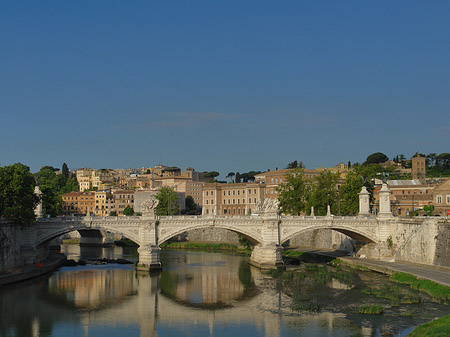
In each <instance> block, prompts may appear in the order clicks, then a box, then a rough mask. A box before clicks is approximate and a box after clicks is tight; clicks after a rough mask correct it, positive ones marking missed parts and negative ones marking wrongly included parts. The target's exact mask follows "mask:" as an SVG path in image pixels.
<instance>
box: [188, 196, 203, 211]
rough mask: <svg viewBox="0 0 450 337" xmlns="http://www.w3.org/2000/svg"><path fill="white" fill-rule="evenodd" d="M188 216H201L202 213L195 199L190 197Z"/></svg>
mask: <svg viewBox="0 0 450 337" xmlns="http://www.w3.org/2000/svg"><path fill="white" fill-rule="evenodd" d="M185 205H186V212H185V213H186V214H189V215H200V214H201V211H200V208H199V207H198V205H197V204H196V203H195V201H194V198H193V197H192V196H190V195H188V196H187V197H186V204H185Z"/></svg>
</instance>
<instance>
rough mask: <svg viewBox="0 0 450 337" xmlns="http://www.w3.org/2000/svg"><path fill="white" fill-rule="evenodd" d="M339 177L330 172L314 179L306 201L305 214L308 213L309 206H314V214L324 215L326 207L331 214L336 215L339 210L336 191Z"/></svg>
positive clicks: (322, 173)
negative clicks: (329, 209)
mask: <svg viewBox="0 0 450 337" xmlns="http://www.w3.org/2000/svg"><path fill="white" fill-rule="evenodd" d="M338 179H339V175H338V174H337V173H332V172H330V171H325V172H321V173H320V174H319V175H318V176H316V177H314V180H313V183H312V186H311V193H310V195H309V198H308V201H307V209H306V212H309V210H310V209H311V206H314V214H316V215H326V214H327V208H328V205H330V208H331V212H332V213H333V214H337V212H338V208H339V199H338V191H337V188H336V186H337V182H338Z"/></svg>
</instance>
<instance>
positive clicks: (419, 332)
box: [408, 315, 450, 337]
mask: <svg viewBox="0 0 450 337" xmlns="http://www.w3.org/2000/svg"><path fill="white" fill-rule="evenodd" d="M449 331H450V315H447V316H443V317H441V318H439V319H437V320H435V321H432V322H429V323H425V324H423V325H421V326H419V327H417V328H416V329H415V330H414V331H413V332H411V333H410V334H409V335H408V337H422V336H427V337H440V336H448V334H449Z"/></svg>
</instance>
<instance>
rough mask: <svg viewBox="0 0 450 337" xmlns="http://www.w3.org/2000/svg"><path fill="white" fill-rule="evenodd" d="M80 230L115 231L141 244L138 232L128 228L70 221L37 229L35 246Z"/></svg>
mask: <svg viewBox="0 0 450 337" xmlns="http://www.w3.org/2000/svg"><path fill="white" fill-rule="evenodd" d="M80 230H83V231H84V230H103V231H108V232H111V233H117V234H121V235H123V236H124V237H126V238H128V239H130V240H131V241H133V242H135V243H137V244H138V245H141V242H140V239H139V235H138V234H139V233H138V232H137V233H135V232H134V231H129V230H121V229H120V228H117V227H115V226H110V225H108V224H102V225H99V224H96V226H90V225H89V224H86V223H84V222H78V223H71V226H67V227H61V226H57V227H54V228H46V229H38V231H37V237H36V241H35V246H36V247H38V246H41V245H45V244H46V243H47V242H49V241H51V240H53V239H56V238H58V237H60V236H61V235H64V234H68V233H70V232H73V231H80Z"/></svg>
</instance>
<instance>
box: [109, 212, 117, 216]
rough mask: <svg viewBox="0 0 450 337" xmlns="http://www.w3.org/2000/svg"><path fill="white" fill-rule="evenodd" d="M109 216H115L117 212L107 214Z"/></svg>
mask: <svg viewBox="0 0 450 337" xmlns="http://www.w3.org/2000/svg"><path fill="white" fill-rule="evenodd" d="M109 216H117V212H116V211H111V212H109Z"/></svg>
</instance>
